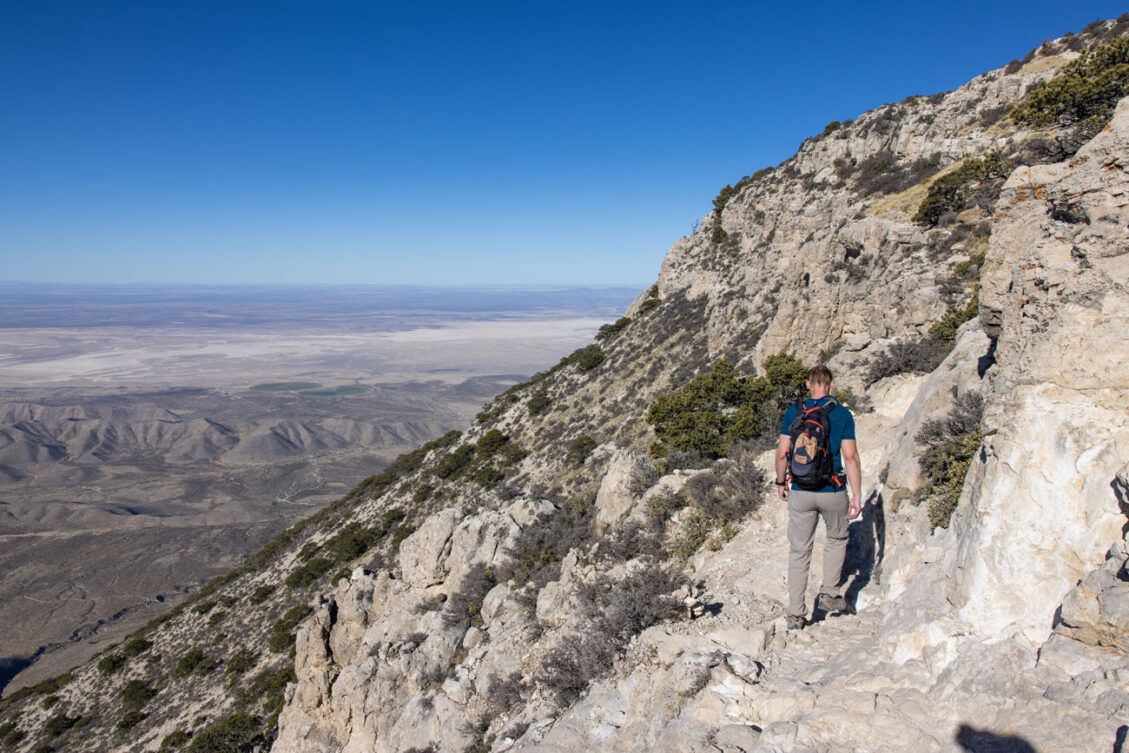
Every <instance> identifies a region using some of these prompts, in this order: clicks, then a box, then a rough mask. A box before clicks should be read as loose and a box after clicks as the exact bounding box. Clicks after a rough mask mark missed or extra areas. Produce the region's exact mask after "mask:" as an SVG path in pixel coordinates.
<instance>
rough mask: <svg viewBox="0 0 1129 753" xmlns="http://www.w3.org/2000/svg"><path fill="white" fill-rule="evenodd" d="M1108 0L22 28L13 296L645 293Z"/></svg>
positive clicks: (323, 11)
mask: <svg viewBox="0 0 1129 753" xmlns="http://www.w3.org/2000/svg"><path fill="white" fill-rule="evenodd" d="M1124 10H1125V8H1124V7H1119V4H1117V3H1112V2H1089V3H1085V2H1082V3H1079V2H1075V3H1064V2H1061V0H1058V1H1056V2H1038V1H1034V0H1028V1H1026V2H982V1H981V2H975V3H973V2H963V1H958V2H948V3H915V2H905V0H901V1H900V2H883V3H878V2H863V3H802V2H791V3H777V4H771V5H770V4H766V3H754V2H733V3H719V2H699V3H681V4H679V3H663V2H657V1H656V2H646V3H642V2H641V3H626V2H622V3H609V2H601V3H586V2H567V3H555V4H549V3H542V2H531V1H530V0H525V2H520V3H501V2H481V3H450V4H447V3H435V2H420V3H410V2H408V3H404V2H400V3H378V2H358V3H332V2H319V3H313V2H310V3H303V4H298V3H288V2H261V3H252V2H240V1H239V0H234V1H233V0H225V1H224V2H187V3H172V2H141V1H140V0H138V1H137V2H130V3H117V2H75V3H56V2H51V1H50V0H44V1H42V2H39V1H36V2H31V1H30V0H29V1H26V2H6V3H3V5H2V6H0V263H2V265H3V266H2V269H0V279H6V280H29V281H70V282H136V281H153V282H239V283H243V282H357V283H366V282H371V283H397V282H404V283H436V284H445V283H523V282H542V283H543V282H564V283H631V284H635V283H637V284H643V283H646V282H648V281H649V280H651V279H652V278H653V277H654V275H655V273H656V271H657V269H658V265H659V263H660V261H661V260H662V256H663V254H664V253H665V252H666V250H667V248H668V247H669V246H670V244H671V243H672V242H673V241H675V240H676V239H677V238H678V237H679V236H681V235H684V234H685V233H686V232H688V230H689V229H690V227H691V225H692V224H693V223H694V221H695V219H697V218H699V217H701V216H702V215H704V214H705V213H706V212H707V211H708V209H709V208H710V200H711V199H712V197H713V196H714V194H715V193H716V192H717V189H718V188H719V187H721V186H722V185H724V184H725V183H727V182H731V181H733V180H736V179H737V178H740V177H741V176H742V175H745V174H747V173H750V172H752V171H753V170H756V169H757V168H759V167H762V166H765V165H771V164H776V163H778V162H780V161H781V160H783V159H785V158H787V157H788V156H789V155H790V154H791V153H792V152H793V151H794V150H795V148H796V146H797V145H798V144H799V142H800V141H801V140H802V139H803V138H804V137H805V136H808V135H811V134H813V133H816V132H818V131H820V130H821V129H822V127H823V125H824V124H825V123H827V122H828V121H830V120H835V119H844V118H851V117H854V116H856V115H857V114H859V113H860V112H862V111H864V110H866V109H869V108H871V107H874V106H877V105H879V104H882V103H883V102H887V101H896V100H900V99H902V98H903V97H905V96H907V95H910V94H916V93H920V94H928V93H931V92H934V91H939V90H944V89H952V88H954V87H956V86H958V85H960V84H961V83H963V82H964V81H966V80H967V79H969V78H971V77H972V76H974V75H976V74H978V73H980V72H982V71H984V70H987V69H990V68H994V67H998V66H1000V65H1003V64H1006V63H1007V62H1008V61H1009V60H1011V59H1013V58H1016V57H1020V56H1022V55H1023V54H1024V53H1025V52H1026V51H1027V50H1028V49H1030V48H1031V47H1034V46H1037V45H1038V44H1039V43H1040V42H1041V41H1042V40H1044V39H1047V38H1051V37H1055V36H1058V35H1059V34H1061V33H1063V32H1066V31H1068V30H1074V31H1076V30H1078V29H1080V28H1081V27H1083V26H1084V25H1086V24H1087V23H1089V22H1090V21H1093V20H1094V19H1096V18H1103V17H1113V16H1116V15H1118V14H1119V13H1120V12H1122V11H1124Z"/></svg>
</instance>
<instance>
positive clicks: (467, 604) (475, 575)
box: [443, 563, 498, 627]
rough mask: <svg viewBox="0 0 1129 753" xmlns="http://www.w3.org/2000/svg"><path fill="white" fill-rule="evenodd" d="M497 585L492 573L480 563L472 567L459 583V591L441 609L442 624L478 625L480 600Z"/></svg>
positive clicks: (479, 621)
mask: <svg viewBox="0 0 1129 753" xmlns="http://www.w3.org/2000/svg"><path fill="white" fill-rule="evenodd" d="M497 584H498V579H497V578H496V577H495V575H494V571H493V570H492V569H491V568H489V567H487V566H486V565H483V564H481V563H479V564H476V565H474V566H473V567H472V568H471V569H470V570H469V571H467V574H466V575H464V576H463V579H462V580H461V581H460V582H459V590H458V591H456V592H455V593H453V594H451V597H450V598H449V599H447V604H446V606H445V607H444V609H443V624H444V625H446V626H447V627H454V626H456V625H467V624H470V625H480V624H481V622H482V617H481V614H480V613H481V611H482V600H483V599H484V598H486V594H487V593H489V592H490V589H491V588H493V587H494V586H496V585H497Z"/></svg>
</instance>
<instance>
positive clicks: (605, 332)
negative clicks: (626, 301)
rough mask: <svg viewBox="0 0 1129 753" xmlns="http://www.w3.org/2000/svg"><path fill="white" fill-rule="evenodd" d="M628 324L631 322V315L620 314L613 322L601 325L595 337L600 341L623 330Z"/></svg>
mask: <svg viewBox="0 0 1129 753" xmlns="http://www.w3.org/2000/svg"><path fill="white" fill-rule="evenodd" d="M628 324H631V317H629V316H621V317H620V318H619V319H616V320H615V321H614V322H612V323H610V324H605V325H603V326H601V327H600V329H598V330H597V331H596V339H597V340H600V341H601V342H602V341H604V340H607V339H609V338H611V337H615V336H616V335H618V334H619V333H620V332H622V331H623V330H625V329H626V328H627V325H628Z"/></svg>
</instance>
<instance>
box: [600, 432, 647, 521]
mask: <svg viewBox="0 0 1129 753" xmlns="http://www.w3.org/2000/svg"><path fill="white" fill-rule="evenodd" d="M653 472H654V471H653V466H652V465H651V463H650V461H649V460H648V459H647V458H646V457H644V456H643V455H640V454H639V453H637V452H634V451H632V450H623V449H621V450H617V451H616V452H615V454H613V455H612V459H611V461H610V462H609V463H608V470H607V472H606V473H605V474H604V478H603V481H601V482H600V489H599V491H597V493H596V523H597V524H598V525H602V526H611V525H616V524H617V523H620V522H621V521H623V520H624V519H625V518H626V517H627V516H628V515H630V514H631V512H632V510H633V509H634V507H635V505H636V503H637V502H638V500H639V495H640V494H641V493H642V492H643V491H645V490H646V489H647V488H648V487H649V486H650V485H651V484H650V481H651V475H652V474H653Z"/></svg>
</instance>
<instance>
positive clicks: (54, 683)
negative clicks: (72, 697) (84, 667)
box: [4, 672, 71, 703]
mask: <svg viewBox="0 0 1129 753" xmlns="http://www.w3.org/2000/svg"><path fill="white" fill-rule="evenodd" d="M70 681H71V673H70V672H64V673H63V674H61V675H58V676H56V677H52V678H50V679H48V680H44V681H43V682H40V683H36V684H35V685H29V686H27V687H24V688H20V689H19V690H17V691H15V692H14V693H10V694H8V695H6V696H4V700H5V701H9V702H12V703H15V702H16V701H22V700H23V699H25V698H30V697H31V696H33V695H44V694H49V693H54V692H56V691H58V690H61V689H62V688H63V687H64V686H65V685H67V684H68V683H69V682H70Z"/></svg>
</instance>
